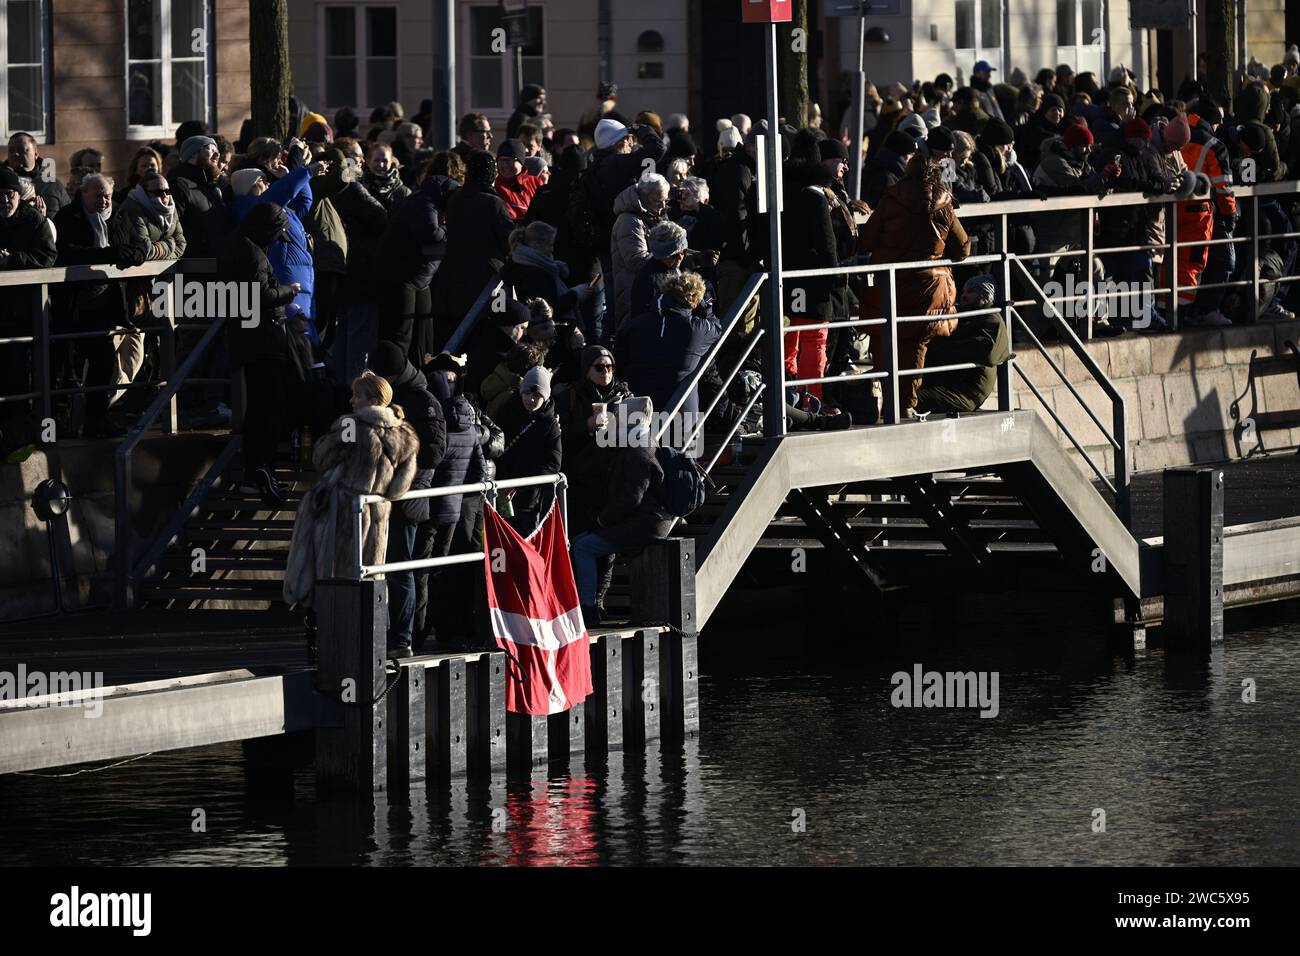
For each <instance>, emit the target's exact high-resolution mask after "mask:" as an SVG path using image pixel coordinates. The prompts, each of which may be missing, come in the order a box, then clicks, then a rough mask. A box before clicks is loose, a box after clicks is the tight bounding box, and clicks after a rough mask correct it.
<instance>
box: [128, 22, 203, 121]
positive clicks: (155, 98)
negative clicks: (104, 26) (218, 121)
mask: <svg viewBox="0 0 1300 956" xmlns="http://www.w3.org/2000/svg"><path fill="white" fill-rule="evenodd" d="M208 13H209V11H208V0H127V3H126V123H127V128H128V131H129V132H130V133H131V134H133V135H135V136H157V135H165V134H167V133H172V132H175V129H176V127H177V126H179V125H180V124H181V123H183V122H185V121H186V120H203V121H204V122H207V121H208V120H210V119H211V111H210V109H209V108H208V91H209V88H210V85H211V82H210V72H211V64H212V57H211V55H210V53H209V51H210V50H211V24H210V22H209V17H208Z"/></svg>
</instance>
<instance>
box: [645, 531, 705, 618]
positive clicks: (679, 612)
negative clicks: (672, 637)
mask: <svg viewBox="0 0 1300 956" xmlns="http://www.w3.org/2000/svg"><path fill="white" fill-rule="evenodd" d="M630 580H631V582H632V594H631V598H632V619H633V620H634V621H638V622H641V623H645V624H667V625H669V626H670V627H674V628H676V629H677V630H679V631H689V632H692V633H693V632H694V631H695V630H696V626H697V625H696V614H695V540H694V539H693V538H666V539H665V540H663V541H652V542H651V543H650V544H649V545H647V546H646V547H645V548H644V549H643V550H642V551H641V553H640V554H638V555H637V556H636V557H634V558H633V559H632V561H631V574H630Z"/></svg>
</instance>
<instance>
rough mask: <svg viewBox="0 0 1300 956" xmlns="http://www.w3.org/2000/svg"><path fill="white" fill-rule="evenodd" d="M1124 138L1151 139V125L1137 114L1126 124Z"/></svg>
mask: <svg viewBox="0 0 1300 956" xmlns="http://www.w3.org/2000/svg"><path fill="white" fill-rule="evenodd" d="M1124 138H1125V139H1143V140H1149V139H1150V138H1151V127H1150V126H1148V125H1147V121H1146V120H1144V119H1142V118H1141V117H1138V116H1135V117H1133V118H1132V119H1131V120H1129V121H1128V122H1127V123H1125V124H1124Z"/></svg>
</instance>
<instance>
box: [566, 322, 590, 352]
mask: <svg viewBox="0 0 1300 956" xmlns="http://www.w3.org/2000/svg"><path fill="white" fill-rule="evenodd" d="M586 347H587V337H586V336H585V335H583V334H582V329H580V328H578V327H577V326H576V325H575V326H574V327H573V331H571V332H570V333H569V348H570V349H571V350H573V351H575V352H576V351H578V350H579V349H582V348H586Z"/></svg>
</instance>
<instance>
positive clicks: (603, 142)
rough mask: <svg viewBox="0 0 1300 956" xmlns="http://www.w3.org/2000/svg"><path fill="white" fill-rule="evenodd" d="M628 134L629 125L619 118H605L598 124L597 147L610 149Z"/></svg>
mask: <svg viewBox="0 0 1300 956" xmlns="http://www.w3.org/2000/svg"><path fill="white" fill-rule="evenodd" d="M626 136H627V127H626V126H624V125H623V124H622V123H620V122H619V121H618V120H612V119H603V120H601V121H600V122H599V123H597V124H596V148H597V149H609V148H610V147H611V146H615V145H617V144H618V142H619V140H621V139H623V138H625V137H626Z"/></svg>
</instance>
